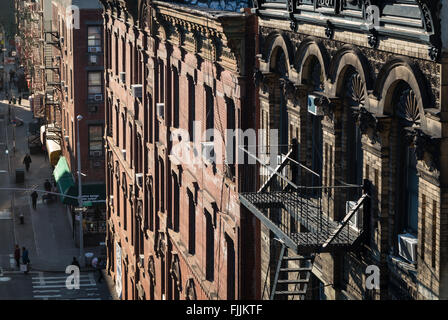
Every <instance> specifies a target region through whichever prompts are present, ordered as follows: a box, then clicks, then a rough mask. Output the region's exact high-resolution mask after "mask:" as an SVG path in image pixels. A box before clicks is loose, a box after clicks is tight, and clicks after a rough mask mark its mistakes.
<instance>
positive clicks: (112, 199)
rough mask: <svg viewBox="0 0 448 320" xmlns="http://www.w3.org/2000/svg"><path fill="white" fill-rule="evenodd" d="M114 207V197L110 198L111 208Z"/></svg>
mask: <svg viewBox="0 0 448 320" xmlns="http://www.w3.org/2000/svg"><path fill="white" fill-rule="evenodd" d="M113 205H114V196H109V206H110V207H112V206H113Z"/></svg>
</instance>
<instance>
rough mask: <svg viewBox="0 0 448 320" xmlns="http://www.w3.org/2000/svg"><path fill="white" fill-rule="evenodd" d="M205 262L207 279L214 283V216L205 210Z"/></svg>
mask: <svg viewBox="0 0 448 320" xmlns="http://www.w3.org/2000/svg"><path fill="white" fill-rule="evenodd" d="M205 231H206V235H205V238H206V240H205V245H206V252H205V256H206V258H205V261H206V269H205V277H206V279H207V280H208V281H213V278H214V272H215V257H214V253H215V230H214V227H213V218H212V215H211V214H210V213H209V212H208V211H207V210H205Z"/></svg>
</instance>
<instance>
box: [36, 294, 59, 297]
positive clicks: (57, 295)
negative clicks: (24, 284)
mask: <svg viewBox="0 0 448 320" xmlns="http://www.w3.org/2000/svg"><path fill="white" fill-rule="evenodd" d="M60 297H62V295H60V294H56V295H53V296H34V298H60Z"/></svg>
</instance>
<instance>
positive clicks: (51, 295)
mask: <svg viewBox="0 0 448 320" xmlns="http://www.w3.org/2000/svg"><path fill="white" fill-rule="evenodd" d="M67 277H68V275H67V274H64V273H60V272H59V273H49V272H34V271H31V272H29V273H28V274H26V275H25V274H23V273H22V272H20V271H12V272H11V271H8V272H4V274H3V276H0V300H111V299H112V298H111V296H110V294H109V290H108V288H107V285H106V284H105V281H102V282H101V283H98V281H97V280H98V274H97V273H94V272H81V274H80V281H79V289H72V290H69V289H67V286H66V280H67ZM69 283H73V282H70V281H69Z"/></svg>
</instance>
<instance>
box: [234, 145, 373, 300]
mask: <svg viewBox="0 0 448 320" xmlns="http://www.w3.org/2000/svg"><path fill="white" fill-rule="evenodd" d="M277 148H278V147H275V146H257V149H258V150H254V149H252V150H250V148H249V147H248V149H246V148H244V147H242V146H240V149H241V150H242V151H243V152H244V153H245V154H247V157H248V159H252V160H254V162H256V164H257V166H258V168H259V185H260V186H261V187H260V188H259V189H258V191H257V192H242V193H240V195H239V197H240V201H241V203H242V204H243V205H244V206H245V207H246V208H248V209H249V211H250V212H251V213H252V214H253V215H255V217H256V218H257V219H259V220H260V222H261V223H262V224H263V225H264V226H265V227H267V228H268V229H269V230H270V234H271V236H270V237H271V244H273V243H276V244H280V245H281V248H280V254H279V255H278V258H277V259H276V258H274V261H273V262H274V263H273V264H276V268H275V274H274V277H273V282H272V280H271V288H270V299H271V300H274V299H285V298H289V299H296V298H298V299H299V300H304V299H305V296H306V295H307V289H308V286H309V284H310V280H311V274H312V270H313V264H314V260H315V258H316V256H317V255H319V254H320V253H332V252H338V251H339V252H340V251H354V250H355V249H356V247H357V245H358V244H359V243H360V242H361V241H360V240H361V239H362V237H361V236H362V234H363V232H364V230H365V229H366V228H365V226H364V223H365V222H367V216H365V214H364V213H366V214H367V213H368V208H369V202H368V200H369V195H368V188H367V182H366V183H365V185H364V186H358V185H356V186H355V185H347V184H345V183H341V184H340V185H338V186H322V185H321V183H320V181H321V179H320V178H321V177H320V175H319V174H317V173H316V172H314V171H313V170H311V169H309V168H308V167H306V166H304V165H303V164H301V163H299V162H298V161H296V159H298V144H297V142H296V140H294V143H293V144H292V145H290V146H281V147H280V148H278V150H274V149H277ZM280 149H282V150H280ZM255 153H257V154H255ZM338 192H339V193H343V194H344V195H346V194H349V193H350V194H351V195H352V196H353V194H355V197H356V199H358V200H357V201H349V202H348V203H349V204H350V205H347V208H346V212H345V216H344V217H343V218H342V219H339V220H340V221H335V220H333V219H332V218H331V216H330V214H329V213H330V212H331V211H332V210H333V209H332V205H331V203H332V198H333V197H334V194H335V193H338ZM360 221H361V223H360ZM274 256H275V254H274ZM271 259H272V255H271Z"/></svg>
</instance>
